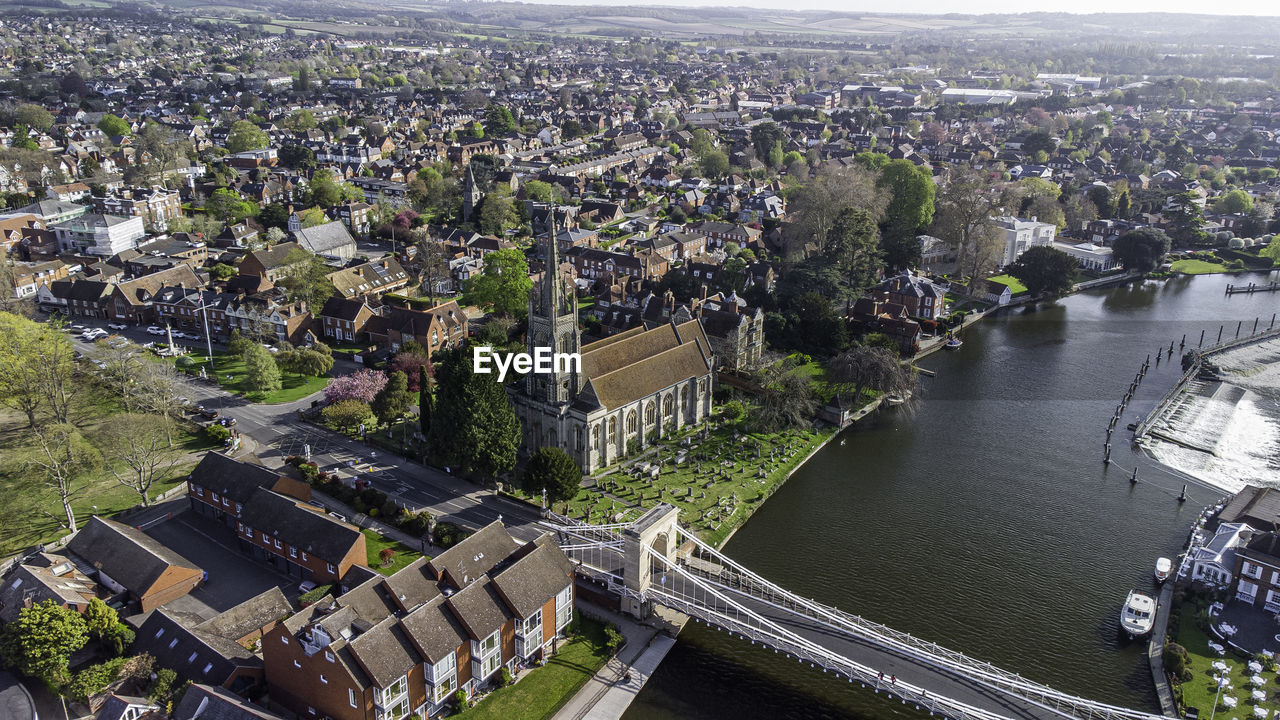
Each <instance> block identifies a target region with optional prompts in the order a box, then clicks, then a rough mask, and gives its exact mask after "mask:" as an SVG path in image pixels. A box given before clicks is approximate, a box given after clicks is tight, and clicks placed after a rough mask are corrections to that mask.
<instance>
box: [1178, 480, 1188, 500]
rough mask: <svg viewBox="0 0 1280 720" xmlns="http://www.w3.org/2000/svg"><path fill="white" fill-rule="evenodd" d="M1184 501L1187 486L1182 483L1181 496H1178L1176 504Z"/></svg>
mask: <svg viewBox="0 0 1280 720" xmlns="http://www.w3.org/2000/svg"><path fill="white" fill-rule="evenodd" d="M1186 501H1187V484H1186V483H1182V494H1181V495H1179V496H1178V502H1180V503H1184V502H1186Z"/></svg>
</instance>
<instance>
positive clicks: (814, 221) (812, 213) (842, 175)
mask: <svg viewBox="0 0 1280 720" xmlns="http://www.w3.org/2000/svg"><path fill="white" fill-rule="evenodd" d="M789 203H790V207H789V208H788V213H789V215H790V216H791V217H792V218H793V225H794V227H795V229H796V234H797V235H798V237H796V238H795V241H796V243H797V244H804V243H814V244H816V245H817V246H818V247H823V246H824V245H825V244H826V242H827V233H828V232H829V231H830V230H831V226H832V224H833V223H834V222H835V219H836V216H837V215H839V214H840V212H841V211H842V210H844V209H845V208H849V207H854V208H858V209H861V210H866V211H867V213H868V214H870V216H871V217H872V219H873V220H874V221H875V222H880V220H881V218H883V217H884V211H885V207H886V206H887V204H888V193H887V192H886V191H885V190H883V189H881V188H879V187H877V186H876V175H875V173H874V171H871V170H867V169H865V168H862V167H858V166H852V167H846V168H839V169H824V170H822V171H821V172H819V173H818V175H817V177H815V178H813V179H812V180H810V181H809V182H807V183H805V184H804V185H803V186H801V188H800V189H799V190H798V191H796V192H795V193H794V194H793V195H792V197H791V198H790V201H789ZM788 254H795V253H794V252H793V251H792V249H790V248H789V249H788Z"/></svg>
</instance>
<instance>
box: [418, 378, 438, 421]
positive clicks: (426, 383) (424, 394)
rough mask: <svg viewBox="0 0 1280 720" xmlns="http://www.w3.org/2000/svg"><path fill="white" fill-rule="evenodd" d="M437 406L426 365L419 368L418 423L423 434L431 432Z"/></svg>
mask: <svg viewBox="0 0 1280 720" xmlns="http://www.w3.org/2000/svg"><path fill="white" fill-rule="evenodd" d="M434 408H435V394H434V393H432V392H431V378H429V377H427V368H426V367H425V366H423V367H420V368H418V425H419V426H420V429H421V430H422V436H423V437H427V436H428V435H429V434H430V432H431V412H432V410H433V409H434Z"/></svg>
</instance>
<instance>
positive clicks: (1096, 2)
mask: <svg viewBox="0 0 1280 720" xmlns="http://www.w3.org/2000/svg"><path fill="white" fill-rule="evenodd" d="M521 1H522V2H532V3H540V4H550V5H601V6H606V7H610V6H621V5H660V6H668V7H683V8H690V7H699V6H703V7H705V6H711V5H714V6H720V7H755V8H762V9H773V8H778V7H784V8H786V9H788V10H840V11H844V12H849V13H856V12H872V13H884V12H894V13H926V14H941V13H965V14H983V13H1017V12H1029V11H1034V12H1071V13H1095V12H1179V13H1206V14H1215V15H1280V4H1278V3H1276V2H1275V1H1274V0H1234V1H1233V2H1230V3H1226V4H1219V3H1206V2H1203V1H1199V2H1193V1H1192V0H1124V1H1123V2H1116V0H1047V1H1044V0H1041V2H1035V3H1028V2H1026V0H965V1H964V2H959V3H957V2H954V0H898V1H897V2H894V3H893V4H892V5H887V4H885V3H873V2H861V3H860V2H850V1H849V0H784V1H783V2H779V0H687V2H673V0H521Z"/></svg>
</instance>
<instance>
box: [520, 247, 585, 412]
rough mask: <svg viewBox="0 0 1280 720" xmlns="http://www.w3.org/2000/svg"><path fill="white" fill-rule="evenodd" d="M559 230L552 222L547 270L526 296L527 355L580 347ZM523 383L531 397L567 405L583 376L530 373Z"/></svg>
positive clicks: (560, 351)
mask: <svg viewBox="0 0 1280 720" xmlns="http://www.w3.org/2000/svg"><path fill="white" fill-rule="evenodd" d="M558 232H559V228H557V227H555V225H554V224H553V225H552V228H551V232H550V233H549V234H548V235H549V238H548V240H547V244H546V252H545V258H546V269H545V270H544V271H543V273H542V281H541V282H540V283H538V286H537V287H535V288H534V290H533V292H532V293H531V295H530V298H529V335H528V338H529V341H528V342H529V353H530V354H533V353H534V352H535V351H536V349H537V348H539V347H544V348H551V351H552V352H557V353H576V352H581V350H582V337H581V335H580V334H579V332H578V300H577V297H576V296H575V295H574V292H573V285H572V283H570V282H569V281H568V280H567V279H566V278H565V274H564V273H563V272H561V268H560V247H559V245H560V243H559V241H558V240H557V238H556V236H557V234H558ZM525 383H526V385H525V391H526V393H527V394H528V396H529V397H530V398H532V399H534V400H536V401H539V402H544V403H547V404H550V405H566V404H568V403H569V402H570V401H572V400H573V398H574V397H576V396H577V394H578V391H579V390H580V389H581V384H582V379H581V378H580V377H579V374H578V373H577V372H575V371H572V370H571V371H566V372H557V373H555V374H551V375H549V374H541V373H530V374H529V376H528V377H527V378H526V379H525Z"/></svg>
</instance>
